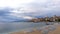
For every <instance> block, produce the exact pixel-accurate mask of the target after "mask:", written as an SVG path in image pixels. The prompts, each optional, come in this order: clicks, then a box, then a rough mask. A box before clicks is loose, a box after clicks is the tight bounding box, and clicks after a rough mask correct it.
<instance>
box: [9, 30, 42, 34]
mask: <svg viewBox="0 0 60 34" xmlns="http://www.w3.org/2000/svg"><path fill="white" fill-rule="evenodd" d="M10 34H42V33H41V31H37V30H35V31H33V32H26V31H21V32H14V33H10Z"/></svg>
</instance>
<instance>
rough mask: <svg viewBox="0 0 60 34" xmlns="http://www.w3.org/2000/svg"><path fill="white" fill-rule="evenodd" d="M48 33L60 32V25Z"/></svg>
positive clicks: (59, 33)
mask: <svg viewBox="0 0 60 34" xmlns="http://www.w3.org/2000/svg"><path fill="white" fill-rule="evenodd" d="M48 34H60V25H59V26H57V27H56V29H55V30H54V31H51V32H49V33H48Z"/></svg>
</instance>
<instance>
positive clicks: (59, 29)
mask: <svg viewBox="0 0 60 34" xmlns="http://www.w3.org/2000/svg"><path fill="white" fill-rule="evenodd" d="M10 34H60V24H58V23H54V24H53V25H47V26H43V27H41V28H37V29H35V28H34V29H32V30H25V31H19V32H12V33H10Z"/></svg>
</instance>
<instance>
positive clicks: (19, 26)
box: [0, 22, 46, 34]
mask: <svg viewBox="0 0 60 34" xmlns="http://www.w3.org/2000/svg"><path fill="white" fill-rule="evenodd" d="M42 26H46V23H45V22H39V23H32V22H6V23H2V22H0V34H8V33H9V32H14V31H21V30H25V29H30V28H32V29H33V28H39V27H42Z"/></svg>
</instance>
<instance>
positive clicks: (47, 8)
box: [0, 0, 60, 22]
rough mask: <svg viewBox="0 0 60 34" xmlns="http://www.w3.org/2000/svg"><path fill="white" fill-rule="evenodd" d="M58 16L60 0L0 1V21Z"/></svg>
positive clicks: (59, 13)
mask: <svg viewBox="0 0 60 34" xmlns="http://www.w3.org/2000/svg"><path fill="white" fill-rule="evenodd" d="M53 15H60V0H0V21H9V22H10V21H16V20H22V19H32V18H35V17H39V16H40V17H41V16H53Z"/></svg>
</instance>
